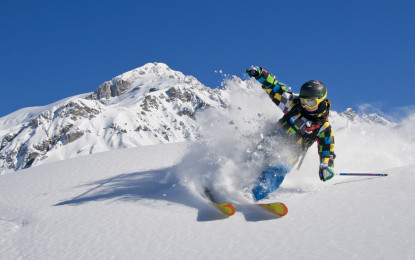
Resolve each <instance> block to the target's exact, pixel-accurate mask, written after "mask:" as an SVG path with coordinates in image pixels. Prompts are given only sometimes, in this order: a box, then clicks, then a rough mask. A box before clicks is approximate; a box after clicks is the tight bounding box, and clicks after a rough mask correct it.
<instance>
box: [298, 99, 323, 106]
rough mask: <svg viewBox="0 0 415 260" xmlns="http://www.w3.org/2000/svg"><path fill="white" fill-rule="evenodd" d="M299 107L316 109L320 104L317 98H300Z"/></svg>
mask: <svg viewBox="0 0 415 260" xmlns="http://www.w3.org/2000/svg"><path fill="white" fill-rule="evenodd" d="M300 101H301V105H302V106H303V107H307V108H316V107H317V106H318V104H320V102H321V100H320V101H319V100H318V99H317V98H314V99H308V98H300Z"/></svg>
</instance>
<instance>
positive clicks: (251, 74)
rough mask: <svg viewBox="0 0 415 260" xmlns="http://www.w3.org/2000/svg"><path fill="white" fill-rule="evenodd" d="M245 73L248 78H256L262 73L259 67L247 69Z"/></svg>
mask: <svg viewBox="0 0 415 260" xmlns="http://www.w3.org/2000/svg"><path fill="white" fill-rule="evenodd" d="M246 73H248V75H249V77H250V78H252V77H255V78H256V77H258V76H260V75H261V73H262V69H261V68H260V67H250V68H249V69H246Z"/></svg>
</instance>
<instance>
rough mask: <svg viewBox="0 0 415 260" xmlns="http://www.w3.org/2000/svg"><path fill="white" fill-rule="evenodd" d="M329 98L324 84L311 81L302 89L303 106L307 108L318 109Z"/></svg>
mask: <svg viewBox="0 0 415 260" xmlns="http://www.w3.org/2000/svg"><path fill="white" fill-rule="evenodd" d="M326 98H327V88H326V85H324V83H323V82H321V81H318V80H310V81H307V82H306V83H304V84H303V85H302V86H301V89H300V100H301V105H302V106H303V107H306V108H316V107H318V105H319V104H320V103H321V102H322V101H324V100H325V99H326Z"/></svg>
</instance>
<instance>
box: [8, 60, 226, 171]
mask: <svg viewBox="0 0 415 260" xmlns="http://www.w3.org/2000/svg"><path fill="white" fill-rule="evenodd" d="M223 98H224V93H223V92H221V91H219V90H217V89H216V90H215V89H211V88H208V87H206V86H204V85H203V84H201V83H200V82H199V81H197V79H195V78H194V77H192V76H185V75H183V73H181V72H177V71H174V70H172V69H170V68H169V67H168V66H167V65H165V64H161V63H152V64H150V63H149V64H146V65H144V66H142V67H140V68H137V69H135V70H132V71H129V72H126V73H124V74H122V75H120V76H118V77H115V78H114V79H112V80H111V81H107V82H105V83H103V84H102V85H101V86H99V88H98V89H97V90H96V91H95V92H94V93H88V94H84V95H78V96H75V97H70V98H67V99H64V100H62V101H59V102H56V103H54V104H51V105H49V106H45V107H40V108H33V109H30V108H26V109H23V110H20V111H17V112H15V113H12V114H10V115H8V116H6V117H3V118H1V119H0V125H1V130H0V140H1V143H0V167H1V168H2V169H3V170H2V171H3V172H5V171H8V170H17V169H22V168H28V167H30V166H32V165H38V164H41V163H44V162H45V161H54V160H61V159H65V158H72V157H76V156H79V155H85V154H92V153H97V152H103V151H108V150H113V149H119V148H127V147H135V146H140V145H150V144H157V143H171V142H183V141H187V140H195V139H196V137H197V133H196V130H195V119H196V117H195V113H196V112H197V111H199V110H203V109H205V108H207V107H211V106H214V107H216V108H217V109H225V108H226V104H225V102H224V101H223Z"/></svg>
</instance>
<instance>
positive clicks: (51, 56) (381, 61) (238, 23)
mask: <svg viewBox="0 0 415 260" xmlns="http://www.w3.org/2000/svg"><path fill="white" fill-rule="evenodd" d="M414 12H415V2H414V1H411V0H395V1H384V0H377V1H372V0H369V1H364V0H359V1H356V0H348V1H333V0H317V1H311V0H299V1H278V0H274V1H252V0H251V1H244V0H241V1H236V0H221V1H216V0H210V1H196V0H189V1H180V0H177V1H169V0H152V1H133V0H131V1H126V0H117V1H105V0H100V1H88V0H83V1H78V0H71V1H63V0H53V1H52V0H38V1H29V0H27V1H21V0H0V35H1V48H0V77H1V89H2V92H1V93H2V98H1V102H0V116H4V115H7V114H9V113H11V112H13V111H15V110H18V109H20V108H24V107H30V106H42V105H47V104H50V103H53V102H55V101H58V100H60V99H63V98H65V97H69V96H73V95H77V94H81V93H87V92H92V91H94V90H95V89H96V88H97V87H98V86H99V85H100V84H101V83H102V82H104V81H107V80H110V79H111V78H113V77H115V76H117V75H119V74H121V73H123V72H126V71H128V70H131V69H134V68H136V67H140V66H142V65H144V64H145V63H148V62H164V63H166V64H167V65H168V66H170V67H171V68H172V69H174V70H179V71H181V72H183V73H184V74H186V75H193V76H195V77H196V78H198V79H199V80H200V81H201V82H202V83H204V84H205V85H207V86H210V87H216V86H219V85H220V82H221V80H222V76H221V75H220V74H218V73H215V70H222V71H223V72H224V73H226V74H231V75H237V76H239V77H243V76H244V75H245V73H244V71H245V69H246V68H247V67H249V66H250V65H258V66H262V67H264V68H266V69H267V70H268V71H270V72H272V73H273V74H274V75H276V76H277V78H278V79H279V80H280V81H282V82H285V83H287V84H288V85H290V86H292V87H293V89H294V90H297V91H298V89H299V87H300V86H301V84H302V83H303V82H305V81H308V80H310V79H317V80H321V81H323V82H325V83H326V85H327V87H328V94H329V99H330V100H331V101H332V103H333V109H334V110H336V111H339V112H341V111H343V110H345V109H346V108H348V107H352V108H354V109H356V110H358V109H359V107H366V108H369V109H368V111H367V112H373V111H378V112H379V111H380V112H384V113H386V114H387V115H389V116H394V115H396V113H397V112H399V111H405V109H406V110H407V109H408V108H409V109H413V108H414V98H413V97H414V94H415V87H414V86H412V82H413V77H414V75H415V64H414V60H415V29H414V28H415V16H414V15H413V14H414Z"/></svg>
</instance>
